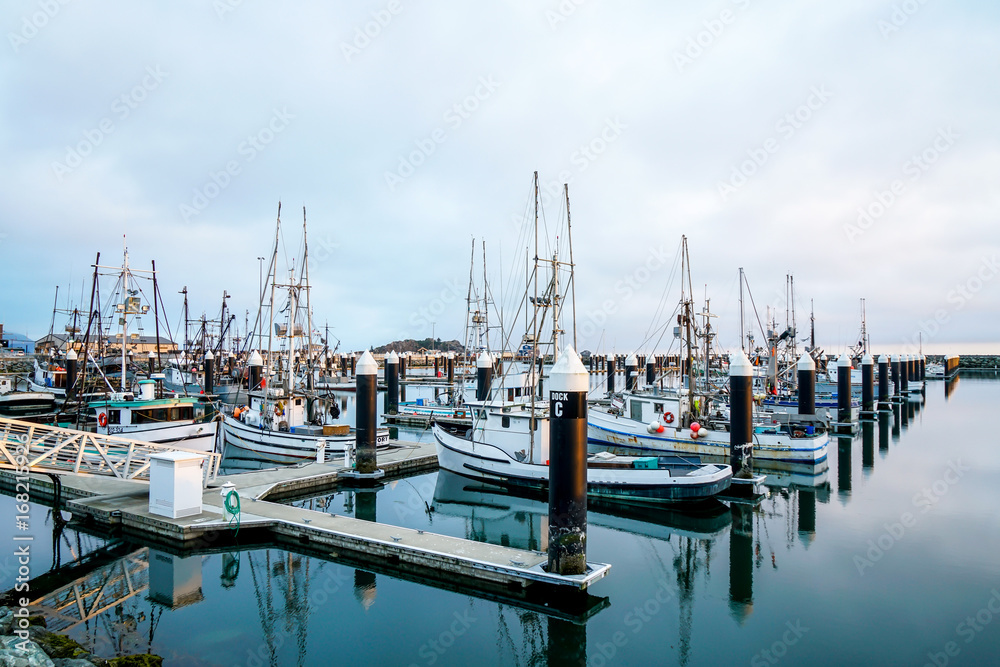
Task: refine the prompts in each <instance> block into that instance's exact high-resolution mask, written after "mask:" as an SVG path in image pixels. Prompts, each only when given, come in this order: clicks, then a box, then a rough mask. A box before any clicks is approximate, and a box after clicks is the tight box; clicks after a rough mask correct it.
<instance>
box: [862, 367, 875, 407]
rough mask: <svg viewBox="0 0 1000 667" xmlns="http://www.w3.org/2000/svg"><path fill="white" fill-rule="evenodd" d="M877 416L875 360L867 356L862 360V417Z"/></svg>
mask: <svg viewBox="0 0 1000 667" xmlns="http://www.w3.org/2000/svg"><path fill="white" fill-rule="evenodd" d="M874 415H875V360H874V359H872V355H870V354H865V356H863V357H862V358H861V416H862V417H872V416H874Z"/></svg>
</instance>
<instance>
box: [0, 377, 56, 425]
mask: <svg viewBox="0 0 1000 667" xmlns="http://www.w3.org/2000/svg"><path fill="white" fill-rule="evenodd" d="M16 384H17V383H16V382H15V380H14V379H12V378H9V377H2V378H0V415H3V416H5V417H15V418H18V417H28V416H32V415H40V414H45V413H47V412H52V411H53V410H54V409H55V405H56V395H55V394H54V393H53V392H50V391H17V388H16Z"/></svg>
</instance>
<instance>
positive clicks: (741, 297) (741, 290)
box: [740, 266, 749, 354]
mask: <svg viewBox="0 0 1000 667" xmlns="http://www.w3.org/2000/svg"><path fill="white" fill-rule="evenodd" d="M745 320H746V314H745V313H744V312H743V267H742V266H741V267H740V349H741V350H743V351H744V352H746V353H748V354H749V352H748V351H747V349H746V347H744V344H743V322H744V321H745Z"/></svg>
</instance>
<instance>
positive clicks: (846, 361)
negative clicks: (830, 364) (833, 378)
mask: <svg viewBox="0 0 1000 667" xmlns="http://www.w3.org/2000/svg"><path fill="white" fill-rule="evenodd" d="M837 367H838V368H850V367H851V359H850V357H848V356H847V353H846V352H845V353H844V354H842V355H840V358H839V359H837Z"/></svg>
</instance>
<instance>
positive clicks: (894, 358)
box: [891, 354, 899, 364]
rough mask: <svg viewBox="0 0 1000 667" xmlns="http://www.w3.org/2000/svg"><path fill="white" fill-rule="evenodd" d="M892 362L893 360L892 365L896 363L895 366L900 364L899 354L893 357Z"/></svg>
mask: <svg viewBox="0 0 1000 667" xmlns="http://www.w3.org/2000/svg"><path fill="white" fill-rule="evenodd" d="M891 360H892V363H894V364H895V363H898V362H899V355H898V354H894V355H892V357H891Z"/></svg>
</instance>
